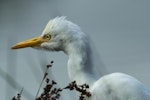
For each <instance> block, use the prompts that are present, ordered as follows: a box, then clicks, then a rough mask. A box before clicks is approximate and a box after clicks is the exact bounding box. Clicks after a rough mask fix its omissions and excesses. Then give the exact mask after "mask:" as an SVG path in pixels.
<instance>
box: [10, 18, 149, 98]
mask: <svg viewBox="0 0 150 100" xmlns="http://www.w3.org/2000/svg"><path fill="white" fill-rule="evenodd" d="M26 47H33V48H36V49H42V50H48V51H63V52H64V53H65V54H67V55H68V57H69V59H68V74H69V77H70V79H71V80H72V81H74V80H75V81H76V82H77V84H78V85H81V84H84V83H87V84H89V86H90V88H89V91H90V92H91V94H92V96H91V97H90V98H87V100H150V90H149V89H147V88H146V87H145V86H144V85H143V84H142V83H141V82H139V81H138V80H137V79H135V78H133V77H131V76H129V75H127V74H123V73H112V74H109V75H105V76H103V77H101V78H100V79H98V80H97V79H96V75H95V72H94V70H93V61H92V59H93V58H92V56H91V54H92V48H91V46H90V43H89V41H88V36H87V35H86V34H85V33H83V32H82V31H81V29H80V28H79V26H78V25H76V24H74V23H72V22H71V21H68V20H66V18H65V17H63V16H62V17H56V18H54V19H52V20H50V21H49V22H48V24H47V25H46V27H45V29H44V30H43V33H42V35H41V36H39V37H35V38H32V39H29V40H26V41H23V42H20V43H18V44H16V45H14V46H12V49H19V48H26Z"/></svg>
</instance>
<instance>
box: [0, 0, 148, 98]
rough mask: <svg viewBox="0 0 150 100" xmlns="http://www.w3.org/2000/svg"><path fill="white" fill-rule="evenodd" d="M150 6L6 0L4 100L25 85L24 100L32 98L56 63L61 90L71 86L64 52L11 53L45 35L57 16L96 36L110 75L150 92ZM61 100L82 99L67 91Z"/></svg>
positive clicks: (137, 0)
mask: <svg viewBox="0 0 150 100" xmlns="http://www.w3.org/2000/svg"><path fill="white" fill-rule="evenodd" d="M149 5H150V1H149V0H43V1H42V0H0V84H1V86H0V99H1V100H10V99H11V98H12V97H13V96H15V95H16V94H17V93H18V92H20V90H21V88H22V87H23V88H24V91H23V94H22V96H23V97H22V100H32V99H33V98H34V97H35V95H36V92H37V89H38V87H39V84H40V81H41V79H42V75H43V70H44V67H45V65H46V64H49V62H50V61H51V60H54V66H53V68H52V69H51V71H50V72H49V76H50V77H51V78H52V79H54V80H55V81H57V82H58V86H59V87H64V86H66V85H67V84H68V83H69V82H70V81H69V78H68V73H67V67H66V66H67V59H68V58H67V56H66V55H65V54H64V53H62V52H59V53H52V52H50V53H49V52H43V51H38V50H33V49H30V48H27V49H22V50H15V51H14V50H11V49H10V47H11V46H12V45H13V44H14V43H16V42H18V41H22V40H25V39H28V38H31V37H34V36H38V35H40V34H41V33H42V30H43V29H44V27H45V25H46V24H47V22H48V21H49V20H50V19H52V18H54V17H56V16H67V19H68V20H71V21H73V22H74V23H76V24H78V25H79V26H80V27H81V29H82V30H83V32H85V33H87V34H88V35H89V36H90V38H91V40H92V44H93V45H94V47H95V48H94V49H97V50H96V51H97V53H98V55H100V60H101V61H100V62H101V63H103V64H101V63H100V64H99V65H104V66H102V67H105V68H106V69H107V71H108V73H112V72H123V73H127V74H129V75H132V76H134V77H135V78H137V79H139V80H140V81H141V82H143V83H144V84H145V85H146V86H147V87H149V88H150V80H149V77H150V73H149V71H150V46H149V43H150V28H149V27H150V11H149V10H150V6H149ZM61 100H77V96H76V95H75V94H74V92H69V91H65V92H63V93H62V98H61Z"/></svg>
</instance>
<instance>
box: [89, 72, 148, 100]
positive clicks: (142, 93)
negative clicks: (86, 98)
mask: <svg viewBox="0 0 150 100" xmlns="http://www.w3.org/2000/svg"><path fill="white" fill-rule="evenodd" d="M90 91H91V93H92V97H91V98H90V99H91V100H150V90H148V89H147V88H145V86H144V85H143V84H142V83H141V82H139V81H138V80H136V79H135V78H133V77H131V76H129V75H126V74H122V73H112V74H109V75H106V76H104V77H102V78H100V79H99V80H98V81H96V82H95V83H94V84H93V85H92V86H91V88H90Z"/></svg>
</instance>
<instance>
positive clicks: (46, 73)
mask: <svg viewBox="0 0 150 100" xmlns="http://www.w3.org/2000/svg"><path fill="white" fill-rule="evenodd" d="M52 63H53V61H51V64H49V65H47V67H46V70H45V72H44V76H43V79H42V81H41V83H40V86H39V88H38V91H37V93H36V96H35V99H36V98H37V97H38V94H39V92H40V89H41V86H42V84H43V81H44V80H45V78H46V76H47V75H48V69H49V67H52Z"/></svg>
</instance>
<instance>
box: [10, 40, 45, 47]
mask: <svg viewBox="0 0 150 100" xmlns="http://www.w3.org/2000/svg"><path fill="white" fill-rule="evenodd" d="M43 42H44V41H43V38H42V37H35V38H32V39H29V40H25V41H22V42H19V43H17V44H15V45H13V46H12V47H11V49H20V48H26V47H35V46H40V45H41V43H43Z"/></svg>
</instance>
